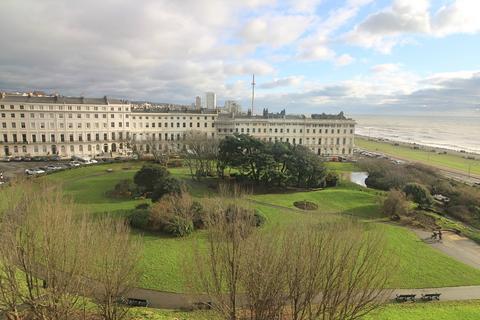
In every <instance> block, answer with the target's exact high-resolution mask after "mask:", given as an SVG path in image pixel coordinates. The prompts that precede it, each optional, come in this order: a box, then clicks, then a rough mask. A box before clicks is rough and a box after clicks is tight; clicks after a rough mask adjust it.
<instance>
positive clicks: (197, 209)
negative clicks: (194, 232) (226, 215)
mask: <svg viewBox="0 0 480 320" xmlns="http://www.w3.org/2000/svg"><path fill="white" fill-rule="evenodd" d="M191 210H192V215H193V226H194V228H195V229H203V228H204V227H205V219H206V213H205V210H204V209H203V206H202V204H201V203H200V202H198V201H193V203H192V207H191Z"/></svg>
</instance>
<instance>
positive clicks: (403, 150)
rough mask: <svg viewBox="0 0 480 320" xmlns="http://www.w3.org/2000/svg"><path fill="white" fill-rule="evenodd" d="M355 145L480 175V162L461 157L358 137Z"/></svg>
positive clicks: (443, 167)
mask: <svg viewBox="0 0 480 320" xmlns="http://www.w3.org/2000/svg"><path fill="white" fill-rule="evenodd" d="M355 144H356V145H357V146H358V147H360V148H362V149H367V150H371V151H378V152H382V153H385V154H388V155H391V156H394V157H398V158H402V159H406V160H410V161H416V162H420V163H423V164H427V165H430V166H434V167H438V168H442V169H451V170H456V171H460V172H463V173H466V174H468V171H469V169H470V173H472V174H477V175H480V161H479V160H469V159H464V158H462V157H461V156H459V155H454V154H437V153H435V152H429V151H425V150H421V149H412V148H409V147H407V146H403V145H399V146H395V145H394V144H393V143H387V142H379V141H373V140H367V139H362V138H358V137H356V138H355Z"/></svg>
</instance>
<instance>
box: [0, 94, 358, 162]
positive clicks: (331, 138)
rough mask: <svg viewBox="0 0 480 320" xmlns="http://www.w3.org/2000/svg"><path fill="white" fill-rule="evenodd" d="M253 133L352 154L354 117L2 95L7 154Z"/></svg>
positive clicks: (103, 150)
mask: <svg viewBox="0 0 480 320" xmlns="http://www.w3.org/2000/svg"><path fill="white" fill-rule="evenodd" d="M191 131H195V132H201V133H203V134H205V135H206V136H208V137H218V138H222V137H224V136H226V135H232V134H234V133H239V134H241V133H244V134H250V135H252V136H254V137H257V138H260V139H262V140H264V141H272V142H274V141H284V142H289V143H292V144H301V145H305V146H307V147H309V148H311V149H312V151H314V152H315V153H317V154H319V155H349V154H351V153H352V152H353V146H354V132H355V121H354V120H352V119H347V118H345V117H344V116H343V114H339V115H333V116H332V115H324V114H322V115H312V116H310V117H307V116H293V115H285V112H282V113H277V114H272V113H268V111H267V110H264V113H263V115H261V116H257V115H255V116H251V115H247V114H219V113H218V110H212V109H201V110H194V109H192V108H188V107H175V108H169V107H163V108H153V107H149V108H141V107H139V106H136V105H133V104H131V103H129V102H127V101H124V100H118V99H109V98H107V97H104V98H83V97H62V96H31V95H30V96H27V95H7V94H4V93H2V94H1V96H0V156H31V157H33V156H46V155H59V156H61V157H70V156H72V155H78V156H80V155H81V156H91V157H95V156H113V155H122V154H128V153H129V152H130V150H129V148H127V145H128V143H127V142H132V141H138V142H139V144H138V145H139V146H140V147H142V148H143V147H146V146H147V145H146V144H145V145H144V144H142V141H148V145H149V146H153V147H154V148H159V149H161V148H162V147H164V146H166V145H168V146H169V147H171V146H172V145H174V146H175V147H176V148H182V147H183V143H182V142H183V141H184V139H185V137H186V135H187V134H188V133H189V132H191Z"/></svg>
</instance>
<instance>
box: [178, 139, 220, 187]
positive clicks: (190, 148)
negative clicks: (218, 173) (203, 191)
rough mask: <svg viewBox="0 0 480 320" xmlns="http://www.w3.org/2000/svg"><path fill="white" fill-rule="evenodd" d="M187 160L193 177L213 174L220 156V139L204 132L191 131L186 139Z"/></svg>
mask: <svg viewBox="0 0 480 320" xmlns="http://www.w3.org/2000/svg"><path fill="white" fill-rule="evenodd" d="M185 145H186V150H185V152H184V154H185V162H186V164H187V165H188V167H189V168H190V174H191V175H192V178H200V177H205V176H213V175H214V173H215V168H216V161H217V158H218V147H219V141H218V139H217V138H214V137H208V136H206V135H205V134H204V133H203V132H199V131H191V132H189V133H188V134H187V137H186V139H185Z"/></svg>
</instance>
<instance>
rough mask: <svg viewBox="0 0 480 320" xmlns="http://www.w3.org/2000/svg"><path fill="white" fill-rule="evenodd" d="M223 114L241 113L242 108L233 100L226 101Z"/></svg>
mask: <svg viewBox="0 0 480 320" xmlns="http://www.w3.org/2000/svg"><path fill="white" fill-rule="evenodd" d="M225 112H228V113H235V114H237V113H241V112H242V106H241V105H240V104H239V103H238V102H237V101H235V100H227V101H225Z"/></svg>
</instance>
